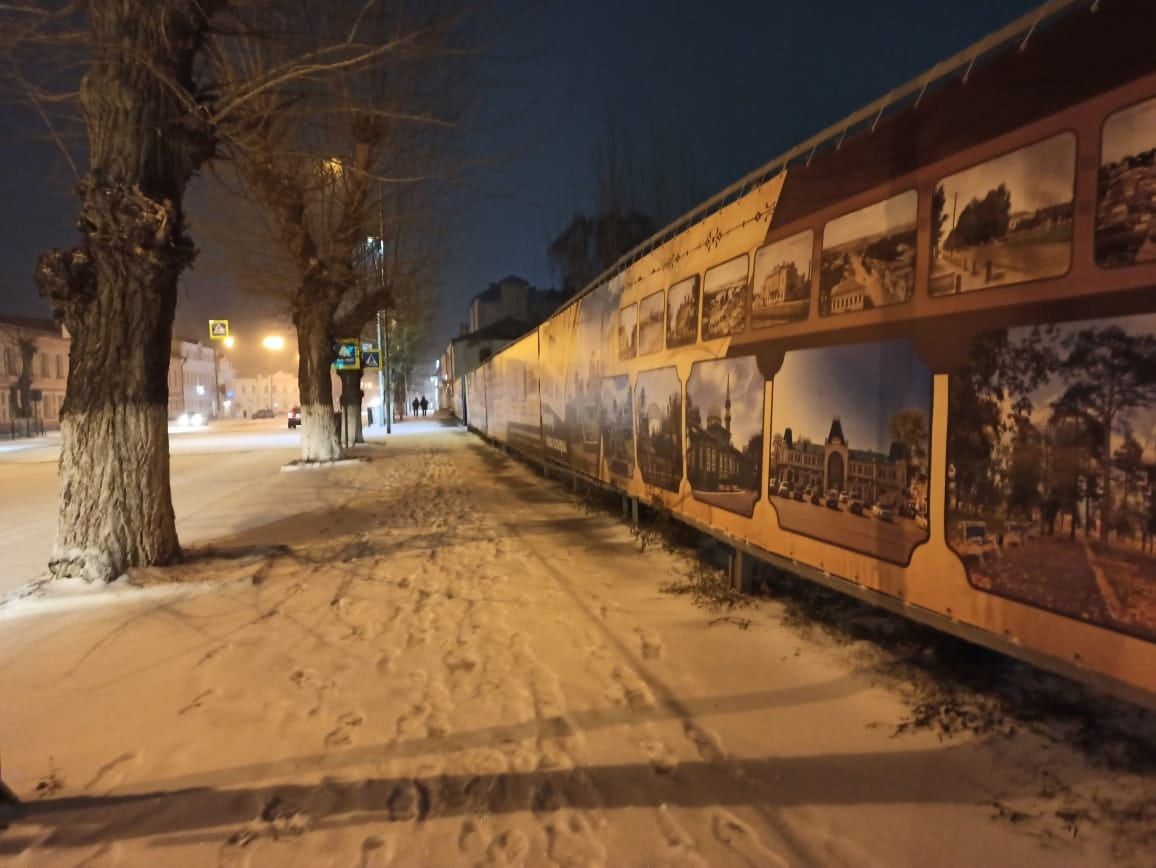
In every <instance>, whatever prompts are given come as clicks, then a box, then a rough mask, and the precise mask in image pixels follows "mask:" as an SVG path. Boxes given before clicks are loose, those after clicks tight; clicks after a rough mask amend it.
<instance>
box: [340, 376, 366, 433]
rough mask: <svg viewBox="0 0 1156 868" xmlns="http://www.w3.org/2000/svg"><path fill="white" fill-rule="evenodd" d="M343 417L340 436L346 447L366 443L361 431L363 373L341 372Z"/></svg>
mask: <svg viewBox="0 0 1156 868" xmlns="http://www.w3.org/2000/svg"><path fill="white" fill-rule="evenodd" d="M339 376H340V377H341V415H342V424H341V431H340V432H339V436H340V437H341V438H342V442H343V443H344V444H345V445H346V446H352V445H353V444H354V443H364V442H365V437H364V436H362V431H361V371H341V372H340V374H339Z"/></svg>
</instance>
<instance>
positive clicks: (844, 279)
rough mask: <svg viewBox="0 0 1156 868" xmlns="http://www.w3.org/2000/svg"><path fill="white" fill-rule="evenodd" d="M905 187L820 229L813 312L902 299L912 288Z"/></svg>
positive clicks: (911, 227) (911, 197) (911, 206)
mask: <svg viewBox="0 0 1156 868" xmlns="http://www.w3.org/2000/svg"><path fill="white" fill-rule="evenodd" d="M918 202H919V196H918V194H917V193H916V192H915V191H914V190H908V191H906V192H904V193H900V194H899V195H897V196H892V197H891V198H890V199H884V200H883V201H882V202H876V203H875V204H874V205H868V206H867V207H865V208H860V209H859V210H858V211H852V212H851V213H850V214H844V215H843V216H842V217H837V218H835V219H834V220H831V221H830V222H829V223H827V225H826V226H825V227H824V228H823V260H822V270H821V271H820V274H819V313H820V314H822V315H823V316H828V315H830V314H843V313H854V312H855V311H859V310H866V309H869V308H875V307H886V306H887V305H891V304H902V303H903V302H905V301H907V300H908V299H910V298H911V294H912V292H913V291H914V289H915V209H916V205H917V204H918Z"/></svg>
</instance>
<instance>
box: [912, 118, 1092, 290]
mask: <svg viewBox="0 0 1156 868" xmlns="http://www.w3.org/2000/svg"><path fill="white" fill-rule="evenodd" d="M1075 183H1076V136H1075V134H1074V133H1061V134H1060V135H1058V136H1053V137H1052V138H1050V139H1045V140H1044V141H1042V142H1037V143H1036V144H1034V145H1028V146H1027V147H1026V148H1020V149H1019V150H1017V151H1012V152H1011V153H1010V154H1004V155H1003V156H1001V157H996V158H995V159H994V160H988V161H987V162H986V163H980V164H979V165H978V166H973V167H971V168H970V169H965V170H964V171H962V172H957V173H956V174H954V175H951V176H949V177H947V178H944V179H943V180H942V181H940V182H939V184H938V185H936V187H935V191H934V192H933V194H932V197H931V256H932V261H931V287H930V292H931V294H932V295H952V294H955V293H960V292H972V291H973V290H977V289H988V288H990V287H993V286H1004V285H1006V284H1009V283H1024V282H1026V281H1029V280H1042V279H1043V278H1046V277H1059V276H1060V275H1062V274H1065V273H1067V270H1068V267H1069V266H1070V265H1071V262H1072V201H1073V197H1074V195H1075V193H1074V191H1075Z"/></svg>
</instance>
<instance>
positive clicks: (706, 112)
mask: <svg viewBox="0 0 1156 868" xmlns="http://www.w3.org/2000/svg"><path fill="white" fill-rule="evenodd" d="M496 3H497V6H498V8H502V7H504V6H507V5H509V6H510V7H514V6H515V0H496ZM1035 5H1036V3H1035V2H1033V0H966V2H964V0H949V2H938V3H927V2H926V0H873V2H870V3H864V2H861V0H814V2H810V3H799V2H786V0H764V2H761V3H750V2H746V0H743V2H715V3H707V4H690V3H684V2H677V0H675V2H668V0H667V2H657V0H656V2H622V0H614V2H612V0H591V2H586V3H565V2H561V0H551V2H546V3H540V4H530V3H525V2H524V0H517V2H516V8H518V9H522V7H526V8H525V9H522V11H521V12H519V14H518V15H517V16H515V17H514V18H513V20H512V23H509V24H507V25H505V26H504V27H503V32H502V33H501V34H500V35H499V36H498V37H496V38H495V39H494V41H492V42H491V43H490V45H489V47H488V48H487V54H488V56H489V57H490V58H491V59H490V60H488V61H487V62H486V63H485V64H484V68H483V69H482V70H481V72H480V75H479V76H478V80H480V81H481V82H483V83H484V84H485V85H486V88H485V90H484V92H483V93H482V94H481V97H480V100H479V104H478V109H477V111H476V112H475V115H474V117H473V118H472V120H471V122H470V125H469V132H470V138H469V148H470V153H471V157H474V158H476V162H477V163H478V164H481V165H485V166H486V167H487V168H479V169H475V170H474V171H473V172H472V174H471V176H470V177H469V178H468V182H467V183H466V184H465V185H463V187H462V189H461V191H460V192H459V194H458V197H457V201H455V202H454V203H453V205H452V211H453V212H454V213H453V215H452V218H453V224H454V225H453V230H454V234H453V243H452V245H451V246H450V248H449V249H448V250H447V258H446V261H445V264H444V272H443V286H444V288H443V292H442V301H441V307H440V312H439V315H438V319H437V323H438V325H437V331H436V336H435V339H434V340H433V342H432V344H431V347H430V352H429V357H430V358H431V359H432V358H434V357H436V355H437V354H438V353H439V352H440V349H441V347H442V346H443V345H444V343H445V341H446V340H447V339H448V338H449V337H451V336H453V334H455V333H456V331H457V325H458V323H460V322H462V321H464V320H465V319H466V307H467V304H468V301H469V299H470V298H471V297H472V296H473V295H474V294H475V293H477V292H480V291H481V290H483V289H485V287H486V285H487V284H488V283H489V282H490V281H492V280H496V279H498V278H501V277H503V276H505V275H507V274H519V275H522V276H524V277H526V278H527V279H529V280H530V281H531V282H533V283H535V284H536V285H539V286H551V285H552V284H553V277H552V275H551V274H550V272H549V269H548V265H547V261H546V256H545V248H546V245H547V244H548V242H549V240H550V239H551V238H552V237H553V236H554V235H556V234H557V232H558V231H559V230H560V229H561V228H562V227H563V226H564V225H565V223H566V222H567V220H568V219H569V217H570V215H571V214H572V213H573V212H574V211H575V210H576V209H580V208H588V207H589V206H590V205H591V197H592V190H591V187H592V183H593V176H594V168H593V167H594V153H595V149H596V148H597V146H598V143H599V141H600V140H601V139H604V138H605V135H606V133H605V131H606V128H607V123H606V118H607V116H608V115H609V114H613V116H614V117H615V119H616V122H617V124H618V126H619V128H620V130H621V132H622V138H623V139H624V140H625V141H626V142H627V147H631V146H633V147H634V148H635V150H637V151H638V152H639V153H640V154H641V153H642V152H647V153H649V152H651V151H652V150H653V145H654V143H655V142H656V141H657V140H661V142H660V147H659V150H660V152H661V153H664V154H668V155H669V154H682V155H685V157H683V158H680V159H679V160H678V162H677V163H676V164H672V165H671V166H669V167H668V171H671V172H677V173H679V174H680V175H685V176H686V177H680V178H678V179H676V180H677V181H681V182H682V183H680V184H679V186H680V188H681V192H682V194H683V195H686V196H688V197H689V201H687V202H685V203H683V204H685V205H687V206H688V207H689V206H690V205H693V204H694V203H695V202H696V201H699V200H701V199H704V198H706V197H707V196H709V195H711V194H713V193H714V192H717V191H718V190H719V189H721V188H723V187H725V186H726V185H727V184H729V183H730V182H732V181H734V180H736V179H737V178H739V177H741V176H742V175H744V174H746V173H747V172H749V171H751V170H753V169H755V168H757V167H758V166H760V165H762V164H764V163H766V162H767V161H769V160H771V159H772V158H774V157H776V156H778V155H779V154H780V153H782V152H783V151H785V150H787V149H788V148H789V147H790V146H791V145H792V144H794V143H796V142H798V141H800V140H802V139H804V138H806V137H807V136H809V135H811V134H813V133H815V132H817V131H818V130H820V129H822V128H824V127H826V126H827V125H829V124H831V123H833V122H835V121H837V120H838V119H839V118H841V117H843V116H845V115H847V114H849V113H851V112H852V111H854V110H855V109H857V108H859V107H861V106H862V105H864V104H866V103H868V102H870V101H871V100H873V99H874V98H876V97H878V96H880V95H881V94H883V93H885V92H886V91H888V90H890V89H891V88H893V87H895V86H897V85H900V84H903V83H905V82H906V81H908V80H909V79H911V78H913V77H915V76H916V75H918V74H920V73H921V72H923V71H925V70H926V69H928V68H929V67H930V66H932V65H933V64H934V63H935V62H936V61H938V60H941V59H943V58H946V57H948V56H950V55H951V54H953V53H955V52H956V51H958V50H960V49H962V48H964V47H965V46H967V45H968V44H970V43H971V42H974V41H975V40H977V39H979V38H981V37H982V36H984V35H986V34H987V33H989V32H990V31H992V30H994V29H996V28H998V27H999V26H1001V25H1003V24H1005V23H1007V22H1009V21H1011V20H1012V19H1013V18H1015V17H1017V16H1019V15H1022V14H1023V13H1025V12H1027V11H1028V10H1030V9H1031V8H1033V7H1034V6H1035ZM0 129H2V130H3V133H2V135H0V166H3V169H2V170H0V228H2V231H0V312H3V313H17V314H25V315H39V316H47V315H48V309H47V306H46V305H45V304H44V303H43V302H42V301H41V300H40V299H39V298H38V296H37V294H36V290H35V288H34V286H33V284H32V280H31V272H32V268H33V264H34V262H35V259H36V256H37V253H38V252H39V251H40V250H42V249H44V248H47V247H51V246H54V245H56V246H62V245H66V244H69V243H72V241H73V240H74V232H73V229H72V224H73V220H74V215H75V210H76V205H75V200H74V199H73V198H72V196H71V195H70V187H71V183H72V182H71V180H70V177H71V175H70V171H69V170H68V168H67V165H66V164H65V163H64V162H63V160H62V159H61V157H60V155H59V153H58V152H56V151H55V150H54V149H53V147H52V146H51V145H49V144H47V143H46V141H45V140H44V139H43V135H42V133H43V131H42V128H41V127H39V126H37V122H36V119H35V117H34V116H33V115H32V113H31V112H28V111H26V110H24V109H22V108H20V107H14V106H4V107H0ZM651 131H657V132H656V133H652V132H651ZM631 143H633V145H631ZM687 169H692V171H686V170H687ZM640 174H641V173H640ZM643 180H644V179H643ZM221 207H223V206H222V205H221V200H220V197H218V196H214V195H211V193H210V192H208V191H206V190H205V189H204V188H203V186H202V188H201V189H198V190H195V191H194V192H193V195H192V196H191V198H190V202H189V210H190V215H191V218H192V220H193V221H194V233H195V232H196V225H197V224H200V225H205V224H206V223H208V222H214V221H216V220H217V219H218V217H219V214H218V213H217V212H216V210H215V209H219V208H221ZM212 234H213V233H211V232H202V233H201V234H200V235H196V236H195V237H196V238H197V241H198V243H199V245H200V246H201V248H202V250H203V253H202V257H201V260H200V261H199V263H198V266H197V267H196V268H195V269H194V270H193V271H192V272H191V273H189V274H188V275H187V276H186V278H185V279H184V285H183V287H182V290H181V298H180V303H179V308H178V314H177V332H178V333H181V334H192V335H200V334H201V332H202V331H204V330H205V329H204V327H205V322H204V321H205V320H207V319H208V318H210V317H220V318H229V319H231V320H232V321H233V324H234V331H235V332H237V333H238V335H239V337H240V338H241V339H245V338H247V337H249V336H253V337H257V336H258V335H259V334H261V333H263V332H265V331H267V330H269V329H271V328H275V327H276V323H275V320H274V317H273V312H272V311H271V310H270V308H269V305H268V303H267V302H261V301H255V300H254V299H253V298H252V297H251V296H250V295H249V294H248V293H247V292H246V290H245V288H244V286H243V285H242V283H243V281H242V280H241V279H240V278H239V277H238V275H237V269H236V268H234V265H233V263H232V262H230V261H228V258H227V257H222V255H221V254H220V253H219V252H217V253H216V254H214V251H213V250H212V249H211V243H210V239H211V236H212ZM230 255H231V256H235V255H236V254H230Z"/></svg>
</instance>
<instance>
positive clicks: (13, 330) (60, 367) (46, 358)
mask: <svg viewBox="0 0 1156 868" xmlns="http://www.w3.org/2000/svg"><path fill="white" fill-rule="evenodd" d="M26 341H28V342H31V343H32V345H33V346H34V347H35V353H34V354H33V356H32V364H31V369H30V370H29V372H28V373H29V375H30V380H29V384H28V388H27V390H25V394H23V395H22V394H21V389H20V376H21V373H22V367H23V359H22V353H21V343H23V342H26ZM71 343H72V342H71V340H70V339H69V336H68V333H67V332H66V331H65V330H64V328H63V327H62V326H60V325H58V324H57V323H55V322H54V321H52V320H50V319H37V318H32V317H20V316H0V434H3V435H10V434H12V433H14V432H15V433H17V434H20V433H32V432H33V431H37V432H38V431H40V430H52V429H55V428H57V427H59V425H60V410H61V407H62V406H63V405H64V390H65V387H66V385H67V383H68V353H69V347H70V345H71Z"/></svg>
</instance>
